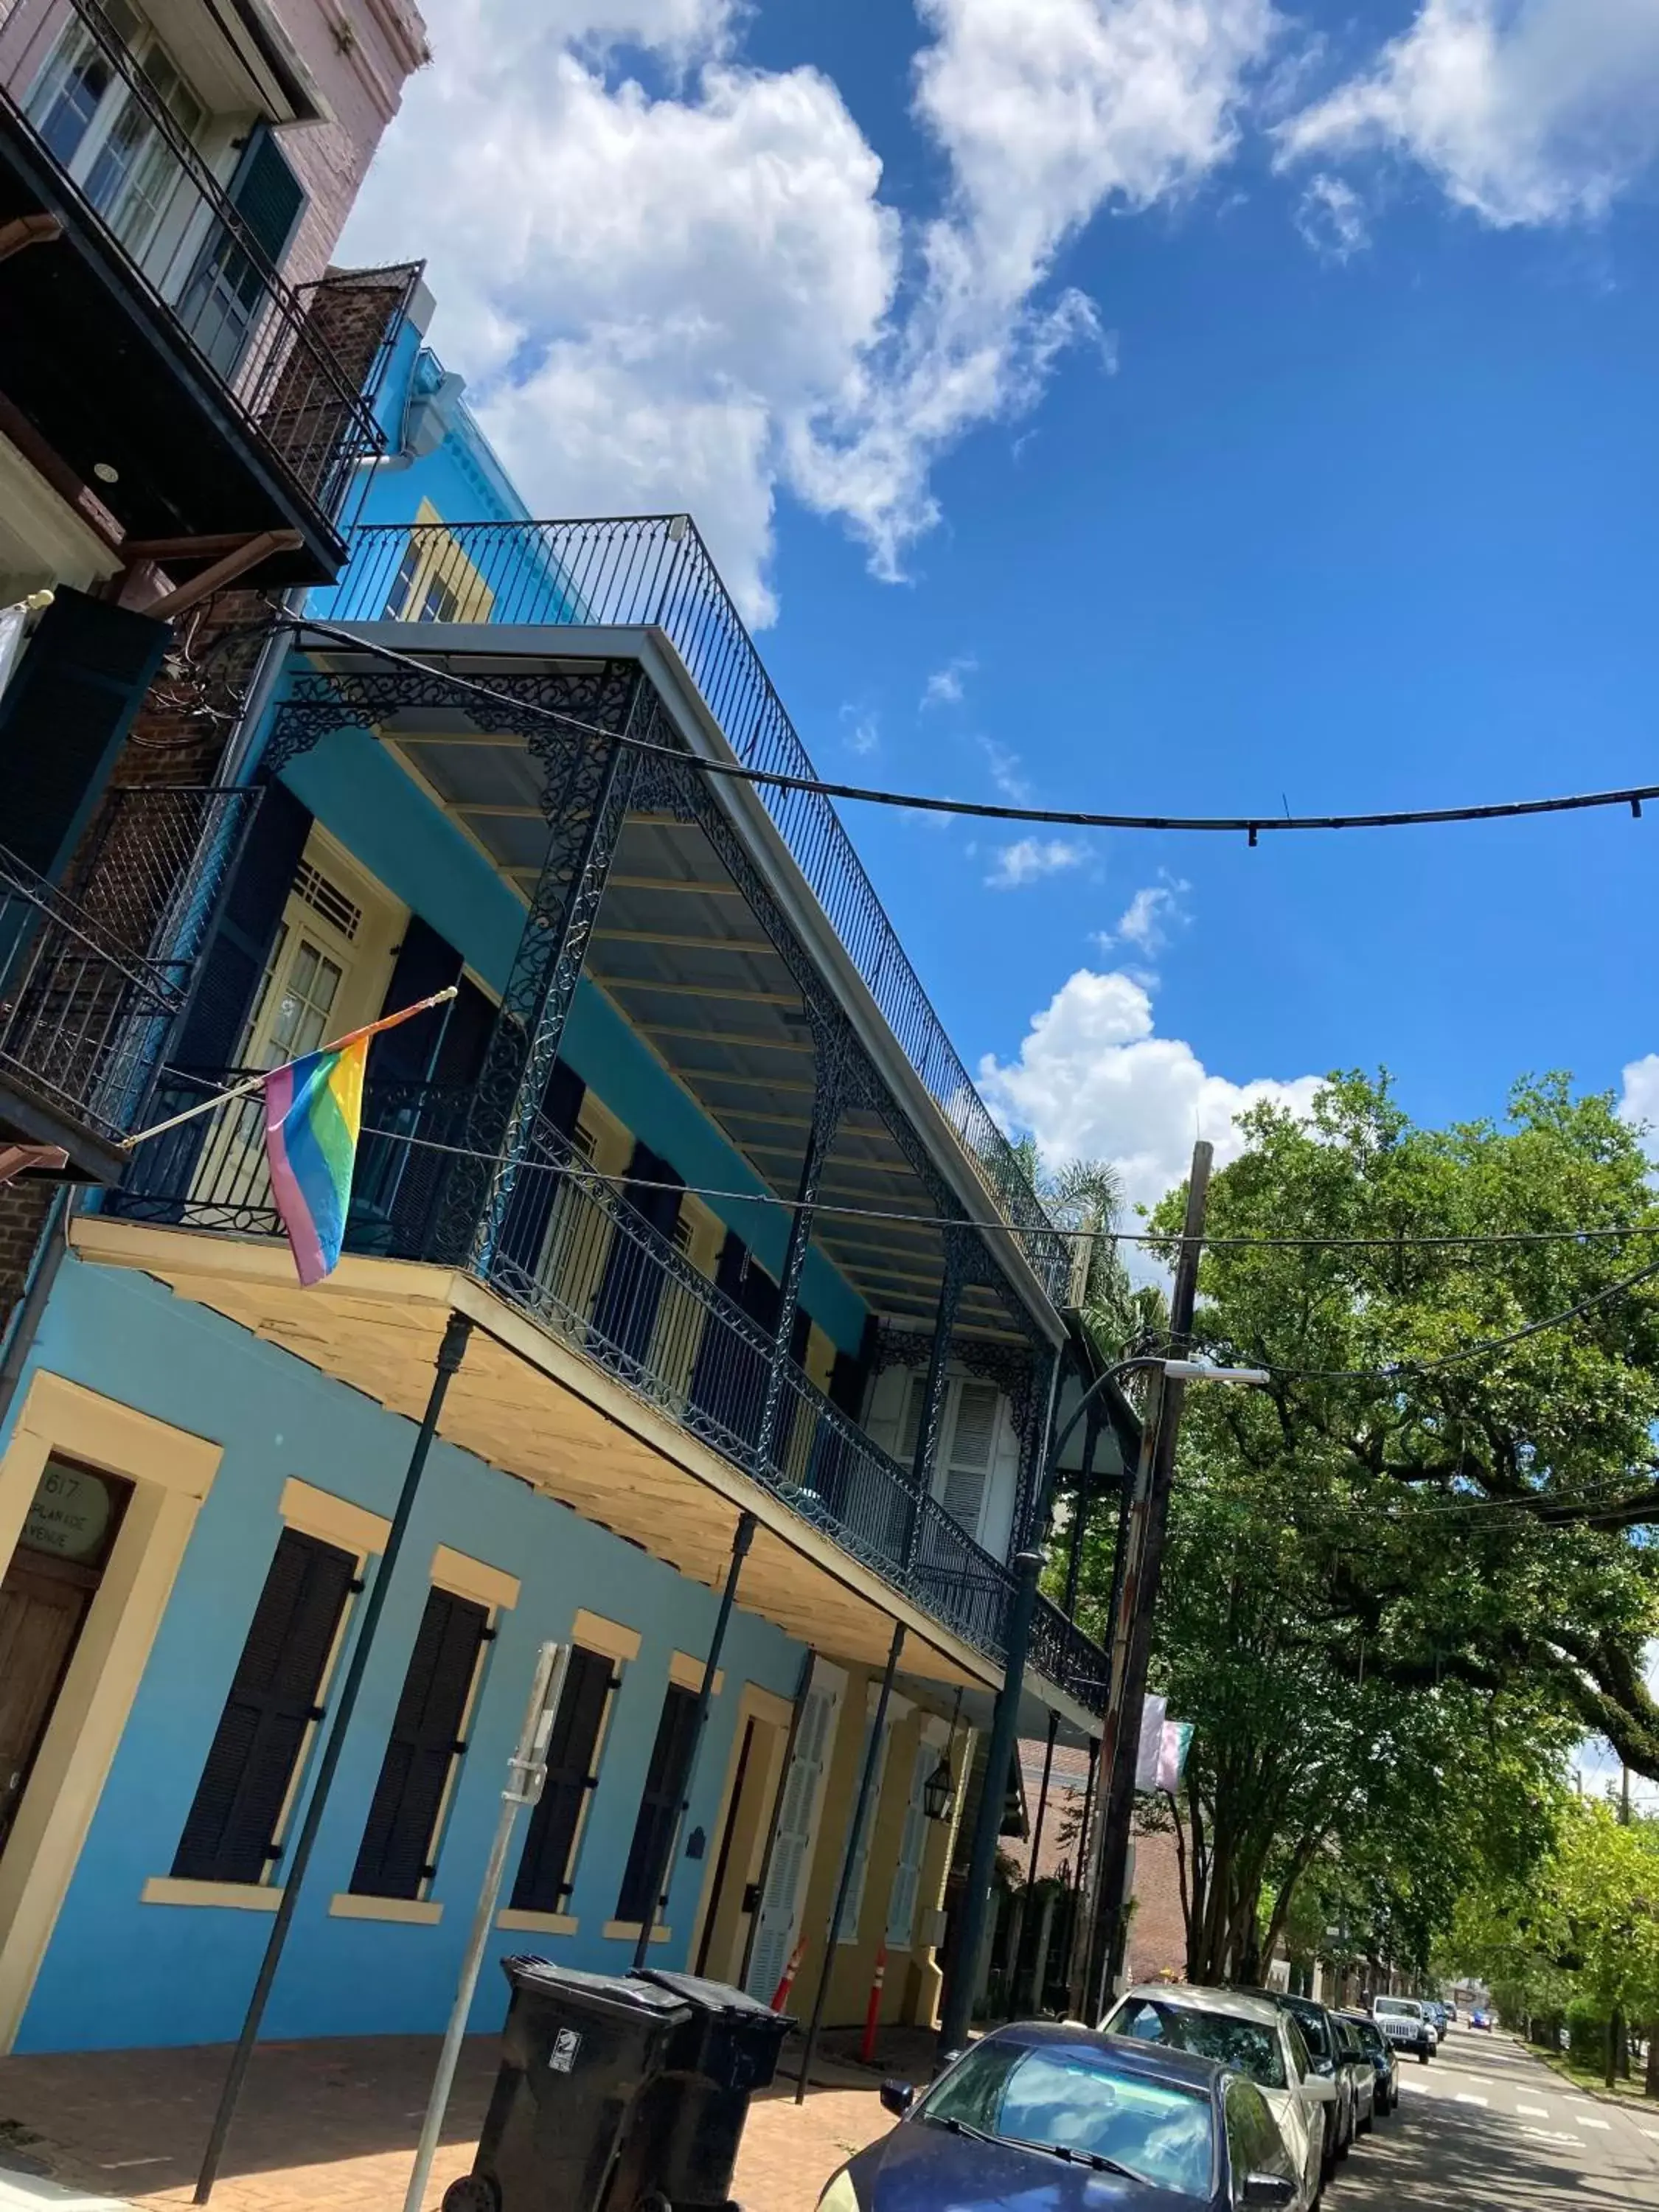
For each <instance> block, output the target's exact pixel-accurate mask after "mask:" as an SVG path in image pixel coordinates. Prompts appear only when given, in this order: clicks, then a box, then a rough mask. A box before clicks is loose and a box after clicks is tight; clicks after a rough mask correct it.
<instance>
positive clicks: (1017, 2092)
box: [916, 2038, 1215, 2197]
mask: <svg viewBox="0 0 1659 2212" xmlns="http://www.w3.org/2000/svg"><path fill="white" fill-rule="evenodd" d="M916 2109H917V2112H918V2113H919V2114H920V2116H921V2118H923V2119H925V2120H932V2121H934V2122H935V2123H938V2124H948V2123H951V2122H956V2123H957V2124H961V2125H963V2126H967V2127H970V2128H977V2129H979V2130H981V2131H982V2132H983V2133H984V2134H986V2135H987V2136H1002V2137H1004V2138H1005V2139H1006V2140H1009V2141H1012V2142H1028V2143H1042V2144H1046V2145H1048V2146H1049V2147H1051V2148H1053V2147H1055V2146H1058V2147H1060V2148H1063V2149H1066V2150H1071V2151H1078V2152H1081V2153H1083V2154H1085V2156H1089V2157H1094V2158H1105V2159H1109V2160H1111V2161H1112V2163H1113V2164H1114V2165H1115V2166H1125V2167H1127V2169H1128V2171H1129V2172H1131V2173H1133V2174H1134V2175H1135V2176H1136V2177H1137V2178H1138V2179H1140V2180H1142V2181H1145V2182H1146V2183H1148V2184H1149V2185H1151V2186H1152V2187H1153V2188H1155V2189H1167V2190H1170V2191H1174V2193H1175V2194H1176V2195H1177V2196H1188V2197H1207V2196H1208V2194H1209V2192H1210V2190H1211V2187H1212V2179H1211V2177H1212V2169H1213V2166H1214V2162H1215V2145H1214V2133H1215V2124H1214V2118H1213V2115H1212V2108H1211V2104H1210V2100H1209V2098H1208V2097H1207V2096H1206V2094H1205V2093H1203V2092H1202V2091H1201V2090H1196V2089H1183V2088H1181V2087H1178V2086H1177V2085H1176V2084H1175V2083H1173V2082H1165V2081H1146V2080H1143V2079H1142V2078H1141V2077H1140V2076H1139V2075H1135V2074H1129V2073H1125V2072H1123V2071H1121V2070H1120V2069H1119V2068H1118V2067H1116V2066H1115V2065H1114V2063H1113V2062H1112V2059H1111V2057H1110V2055H1109V2053H1108V2052H1106V2051H1091V2050H1090V2049H1089V2048H1088V2047H1087V2046H1086V2045H1075V2044H1067V2045H1043V2046H1038V2047H1036V2048H1035V2049H1034V2048H1032V2047H1030V2045H1024V2044H1019V2043H1002V2042H999V2041H997V2040H996V2039H994V2038H992V2039H987V2041H985V2042H983V2043H979V2044H976V2045H975V2046H974V2048H973V2050H972V2051H969V2054H968V2056H967V2057H965V2058H964V2059H963V2061H962V2063H961V2064H960V2065H959V2066H957V2067H956V2068H955V2069H953V2071H952V2072H951V2073H950V2074H948V2075H946V2076H945V2079H944V2080H943V2081H940V2082H939V2086H938V2087H936V2088H934V2089H933V2090H930V2091H929V2093H928V2094H927V2096H926V2097H924V2098H923V2099H922V2100H921V2104H920V2105H919V2106H917V2108H916Z"/></svg>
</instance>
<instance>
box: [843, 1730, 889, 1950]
mask: <svg viewBox="0 0 1659 2212" xmlns="http://www.w3.org/2000/svg"><path fill="white" fill-rule="evenodd" d="M875 1725H876V1717H875V1715H874V1714H873V1713H872V1714H871V1716H870V1717H869V1718H868V1720H866V1722H865V1723H864V1735H863V1736H862V1738H861V1739H860V1743H859V1763H858V1765H857V1766H856V1767H855V1768H854V1771H853V1773H854V1778H853V1813H856V1812H857V1810H858V1787H859V1784H860V1782H861V1781H862V1780H863V1779H864V1762H865V1760H866V1759H868V1758H869V1756H870V1738H871V1736H872V1734H873V1732H874V1729H875ZM892 1741H893V1735H892V1721H891V1718H889V1719H888V1720H887V1721H886V1722H885V1723H884V1724H883V1727H882V1731H881V1744H880V1747H879V1748H878V1751H877V1753H876V1766H875V1771H874V1773H873V1774H872V1776H871V1778H870V1796H869V1801H868V1802H867V1803H866V1806H865V1808H864V1831H863V1833H862V1834H861V1835H860V1837H859V1839H858V1849H857V1850H856V1851H854V1854H853V1878H852V1880H851V1881H849V1882H848V1886H847V1905H846V1909H845V1910H844V1911H843V1912H842V1922H841V1941H842V1942H843V1943H856V1942H858V1940H859V1922H860V1919H861V1918H862V1917H863V1914H864V1891H865V1886H866V1882H867V1881H868V1879H869V1875H870V1846H871V1844H872V1842H873V1841H874V1839H875V1833H876V1820H877V1816H878V1814H879V1813H880V1811H881V1792H882V1787H883V1784H884V1781H885V1779H886V1775H887V1754H888V1752H889V1751H890V1749H891V1747H892ZM847 1837H848V1843H850V1842H851V1841H852V1837H853V1817H852V1814H851V1813H849V1814H848V1820H847ZM845 1848H846V1846H845V1845H843V1846H842V1849H843V1850H845Z"/></svg>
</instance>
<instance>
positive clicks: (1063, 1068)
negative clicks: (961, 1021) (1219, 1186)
mask: <svg viewBox="0 0 1659 2212" xmlns="http://www.w3.org/2000/svg"><path fill="white" fill-rule="evenodd" d="M1320 1080H1321V1079H1320V1078H1318V1077H1316V1076H1312V1075H1300V1076H1295V1077H1292V1078H1291V1079H1290V1080H1289V1081H1278V1080H1274V1079H1258V1080H1256V1081H1253V1082H1248V1083H1235V1082H1232V1081H1231V1080H1230V1079H1228V1078H1227V1077H1225V1076H1221V1075H1213V1074H1212V1073H1210V1072H1209V1070H1208V1069H1207V1068H1206V1066H1204V1064H1203V1062H1202V1061H1201V1060H1200V1059H1199V1057H1198V1055H1197V1054H1196V1053H1194V1050H1193V1048H1192V1047H1191V1046H1190V1045H1189V1044H1187V1043H1184V1042H1182V1040H1181V1039H1179V1038H1176V1037H1160V1036H1158V1035H1156V1034H1155V1024H1154V1021H1153V1017H1152V1000H1151V998H1150V996H1149V995H1148V994H1147V992H1146V987H1144V985H1143V984H1141V983H1139V982H1137V981H1135V980H1134V979H1133V978H1132V977H1131V976H1128V975H1124V974H1122V973H1121V972H1114V973H1111V974H1108V975H1101V974H1097V973H1096V972H1095V971H1094V970H1092V969H1087V968H1080V969H1079V970H1078V971H1077V973H1076V974H1075V975H1073V976H1071V977H1069V978H1068V979H1067V981H1066V982H1065V983H1063V984H1062V985H1061V986H1060V989H1059V990H1058V991H1056V992H1055V994H1054V997H1053V998H1052V999H1051V1000H1049V1002H1048V1005H1047V1006H1045V1007H1044V1008H1043V1009H1042V1012H1041V1013H1038V1014H1036V1015H1034V1016H1033V1017H1032V1020H1031V1025H1030V1029H1029V1030H1028V1031H1027V1032H1026V1035H1025V1037H1024V1042H1022V1043H1021V1045H1020V1048H1019V1054H1018V1058H1017V1059H1015V1060H1009V1061H1006V1062H1005V1061H1002V1060H998V1058H997V1057H996V1055H995V1054H994V1053H987V1054H986V1055H985V1057H984V1059H983V1060H981V1063H980V1070H979V1086H980V1089H981V1091H983V1093H984V1095H985V1097H986V1099H987V1103H989V1105H990V1106H991V1109H992V1110H993V1112H994V1113H995V1114H997V1115H999V1116H1000V1118H1001V1119H1002V1120H1003V1121H1005V1122H1006V1124H1007V1125H1008V1126H1009V1127H1012V1128H1013V1129H1016V1130H1020V1131H1025V1130H1029V1131H1030V1133H1031V1134H1032V1135H1033V1136H1034V1137H1035V1138H1036V1141H1037V1147H1038V1150H1039V1151H1040V1152H1042V1156H1043V1158H1044V1159H1045V1160H1046V1161H1048V1162H1050V1163H1052V1164H1055V1165H1059V1164H1064V1163H1065V1162H1066V1161H1068V1160H1078V1159H1109V1160H1111V1161H1113V1162H1115V1164H1116V1165H1117V1168H1118V1170H1119V1172H1120V1173H1121V1176H1122V1177H1123V1186H1124V1194H1125V1196H1126V1198H1127V1201H1128V1203H1129V1205H1130V1206H1136V1205H1146V1206H1150V1205H1152V1204H1153V1203H1155V1202H1156V1200H1158V1199H1160V1198H1161V1197H1162V1196H1163V1195H1164V1192H1165V1191H1167V1190H1170V1189H1173V1188H1174V1187H1175V1186H1176V1184H1177V1183H1179V1182H1181V1181H1182V1179H1183V1178H1184V1176H1185V1175H1186V1173H1187V1169H1188V1164H1189V1162H1190V1160H1191V1157H1192V1148H1193V1144H1194V1139H1197V1138H1199V1137H1207V1138H1208V1139H1209V1140H1210V1142H1211V1143H1212V1145H1214V1146H1215V1148H1216V1163H1217V1165H1218V1166H1223V1167H1225V1165H1226V1164H1227V1162H1228V1161H1229V1160H1231V1159H1236V1158H1237V1157H1238V1155H1239V1153H1240V1152H1242V1151H1243V1140H1242V1139H1241V1138H1240V1136H1239V1134H1238V1132H1237V1129H1236V1128H1235V1127H1234V1126H1233V1125H1234V1121H1235V1120H1236V1118H1237V1115H1240V1114H1241V1113H1243V1111H1244V1110H1245V1109H1246V1108H1248V1107H1250V1106H1254V1105H1255V1104H1257V1103H1259V1102H1260V1101H1261V1100H1263V1099H1271V1100H1273V1101H1275V1102H1276V1103H1279V1104H1281V1105H1283V1106H1285V1107H1287V1108H1288V1109H1290V1110H1291V1112H1292V1113H1295V1114H1303V1115H1305V1114H1306V1113H1307V1112H1308V1111H1309V1110H1310V1108H1311V1106H1312V1103H1313V1097H1314V1093H1315V1091H1316V1090H1317V1089H1318V1088H1319V1083H1320Z"/></svg>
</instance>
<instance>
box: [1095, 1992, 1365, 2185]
mask: <svg viewBox="0 0 1659 2212" xmlns="http://www.w3.org/2000/svg"><path fill="white" fill-rule="evenodd" d="M1100 2026H1101V2032H1102V2033H1103V2034H1106V2035H1113V2036H1122V2037H1124V2038H1126V2039H1133V2041H1136V2042H1141V2043H1154V2044H1158V2045H1162V2046H1163V2047H1164V2048H1165V2049H1169V2050H1176V2051H1190V2052H1191V2053H1192V2054H1193V2055H1194V2057H1202V2058H1212V2059H1214V2060H1216V2061H1217V2062H1218V2063H1220V2064H1223V2065H1226V2066H1230V2067H1231V2068H1232V2069H1233V2070H1234V2071H1235V2072H1236V2073H1239V2074H1243V2075H1245V2076H1246V2077H1247V2079H1249V2081H1254V2082H1255V2086H1256V2087H1257V2088H1258V2089H1260V2090H1261V2093H1262V2095H1263V2096H1264V2097H1265V2098H1266V2099H1267V2104H1268V2106H1269V2108H1270V2110H1271V2111H1272V2112H1273V2118H1274V2119H1275V2120H1276V2121H1277V2122H1278V2124H1279V2133H1280V2134H1281V2135H1282V2136H1284V2138H1285V2148H1287V2149H1288V2150H1289V2152H1290V2154H1291V2165H1292V2166H1293V2167H1294V2169H1295V2171H1296V2172H1297V2176H1298V2177H1299V2179H1300V2182H1301V2188H1302V2194H1301V2195H1300V2196H1299V2197H1297V2200H1296V2201H1297V2203H1300V2204H1308V2205H1313V2204H1316V2203H1318V2202H1319V2193H1320V2191H1321V2190H1322V2188H1323V2186H1324V2185H1325V2181H1326V2179H1327V2177H1328V2172H1329V2170H1330V2168H1329V2160H1328V2158H1327V2156H1326V2142H1327V2138H1328V2136H1330V2135H1333V2134H1334V2119H1335V2107H1336V2084H1335V2082H1334V2081H1331V2080H1330V2079H1328V2077H1327V2076H1326V2075H1322V2074H1319V2073H1317V2072H1316V2071H1315V2069H1314V2065H1313V2061H1312V2059H1311V2058H1310V2056H1309V2052H1308V2046H1307V2045H1306V2044H1305V2043H1304V2041H1303V2039H1302V2032H1301V2030H1300V2028H1299V2027H1297V2024H1296V2022H1295V2021H1294V2020H1293V2019H1292V2018H1291V2015H1289V2014H1288V2013H1287V2012H1285V2010H1284V2009H1283V2008H1281V2007H1280V2006H1279V2005H1278V2004H1277V2003H1275V2002H1273V1999H1272V1998H1271V1997H1265V1996H1255V1995H1253V1994H1251V1993H1250V1992H1249V1991H1246V1990H1207V1989H1199V1988H1194V1987H1192V1986H1191V1985H1189V1984H1187V1983H1185V1982H1180V1983H1172V1982H1157V1983H1149V1984H1145V1985H1144V1986H1142V1987H1140V1988H1138V1989H1132V1990H1125V1992H1124V1994H1123V1995H1122V1996H1121V1997H1120V1998H1119V1999H1118V2001H1117V2002H1116V2003H1115V2005H1114V2006H1113V2007H1112V2009H1111V2010H1110V2011H1109V2013H1108V2014H1107V2015H1106V2017H1105V2019H1104V2020H1103V2021H1102V2022H1101V2024H1100Z"/></svg>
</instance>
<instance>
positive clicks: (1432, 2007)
mask: <svg viewBox="0 0 1659 2212" xmlns="http://www.w3.org/2000/svg"><path fill="white" fill-rule="evenodd" d="M1423 2007H1424V2009H1425V2012H1426V2013H1427V2014H1428V2015H1429V2018H1430V2019H1431V2021H1433V2022H1434V2033H1435V2040H1436V2042H1437V2043H1443V2042H1444V2041H1445V2039H1446V2030H1447V2028H1448V2027H1449V2026H1450V2025H1451V2021H1450V2017H1449V2015H1448V2013H1447V2011H1446V2008H1445V2006H1444V2005H1443V2004H1442V2003H1441V2002H1440V2000H1439V1998H1438V1997H1425V1998H1424V2000H1423Z"/></svg>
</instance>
